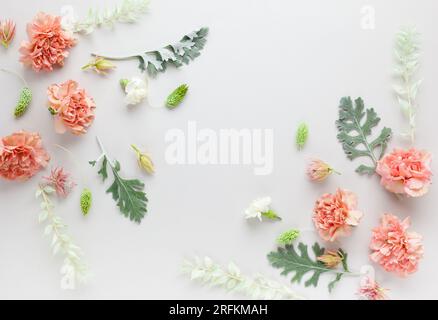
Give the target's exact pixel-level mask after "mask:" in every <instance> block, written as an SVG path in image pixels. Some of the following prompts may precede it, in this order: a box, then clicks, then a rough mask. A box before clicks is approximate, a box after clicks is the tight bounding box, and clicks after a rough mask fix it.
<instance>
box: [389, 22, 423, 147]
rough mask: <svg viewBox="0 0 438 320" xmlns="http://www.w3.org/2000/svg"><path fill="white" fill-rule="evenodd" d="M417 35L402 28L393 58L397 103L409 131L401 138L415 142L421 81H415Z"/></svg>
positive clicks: (417, 54) (417, 63)
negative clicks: (417, 101)
mask: <svg viewBox="0 0 438 320" xmlns="http://www.w3.org/2000/svg"><path fill="white" fill-rule="evenodd" d="M418 38H419V34H418V32H417V31H416V29H415V28H403V29H401V30H400V31H399V32H398V33H397V38H396V48H395V57H396V61H397V65H396V67H395V68H394V72H395V74H396V75H397V77H399V79H400V81H399V83H397V84H395V85H394V90H395V93H396V95H397V99H398V103H399V105H400V107H401V110H402V112H403V114H404V116H405V117H406V118H407V119H408V121H409V129H408V131H407V132H405V133H403V134H402V136H404V137H406V138H408V139H410V141H411V142H412V143H413V142H414V141H415V130H416V113H417V103H416V98H417V93H418V89H419V87H420V85H421V82H422V80H415V73H416V72H417V70H418V67H419V62H418V60H419V39H418Z"/></svg>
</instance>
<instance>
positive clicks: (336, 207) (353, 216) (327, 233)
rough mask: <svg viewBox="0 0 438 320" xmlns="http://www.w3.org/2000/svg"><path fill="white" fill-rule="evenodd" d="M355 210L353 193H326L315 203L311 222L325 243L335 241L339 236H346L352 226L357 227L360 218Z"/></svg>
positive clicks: (338, 191) (355, 201)
mask: <svg viewBox="0 0 438 320" xmlns="http://www.w3.org/2000/svg"><path fill="white" fill-rule="evenodd" d="M362 215H363V214H362V212H360V211H359V210H357V197H356V195H355V194H354V193H352V192H350V191H347V190H343V189H338V190H337V191H336V193H335V194H330V193H326V194H324V195H322V196H321V198H319V199H318V200H317V201H316V204H315V208H314V209H313V222H314V223H315V227H316V229H317V230H318V233H319V235H320V236H321V238H323V239H324V240H325V241H335V240H336V239H337V238H338V237H339V236H347V235H349V234H350V232H351V227H352V226H357V225H358V224H359V221H360V219H361V218H362Z"/></svg>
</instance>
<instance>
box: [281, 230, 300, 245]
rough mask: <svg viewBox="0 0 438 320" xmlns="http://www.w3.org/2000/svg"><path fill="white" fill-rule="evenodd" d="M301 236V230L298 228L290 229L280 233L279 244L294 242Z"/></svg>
mask: <svg viewBox="0 0 438 320" xmlns="http://www.w3.org/2000/svg"><path fill="white" fill-rule="evenodd" d="M299 236H300V231H299V230H296V229H292V230H288V231H285V232H283V233H282V234H280V236H279V237H278V238H277V243H278V244H279V245H288V244H291V243H292V242H294V240H296V239H297V238H298V237H299Z"/></svg>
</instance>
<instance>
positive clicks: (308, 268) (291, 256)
mask: <svg viewBox="0 0 438 320" xmlns="http://www.w3.org/2000/svg"><path fill="white" fill-rule="evenodd" d="M297 248H298V251H296V250H295V247H294V246H293V245H286V247H285V248H282V247H279V248H277V251H272V252H270V253H269V254H268V260H269V262H270V263H271V265H272V266H273V267H275V268H278V269H282V270H283V271H282V272H281V274H282V275H288V274H289V273H293V274H294V276H293V277H292V280H291V282H292V283H294V282H298V283H300V282H301V281H302V280H303V277H304V275H305V274H307V273H311V274H312V276H311V277H310V278H308V280H306V281H305V282H304V285H305V286H306V287H309V286H314V287H316V286H317V285H318V283H319V279H320V276H321V275H322V274H324V273H330V274H334V275H335V278H334V279H333V280H332V281H331V282H330V283H329V284H328V289H329V291H332V290H333V288H334V286H335V284H336V283H338V282H339V281H340V280H341V279H342V277H343V276H344V275H345V274H348V275H351V276H358V274H354V273H352V272H350V270H349V269H348V265H347V253H345V252H344V251H342V249H339V252H340V253H341V254H342V256H343V260H342V267H343V270H339V269H338V270H335V269H332V268H329V267H327V266H325V265H324V263H322V262H321V261H318V260H317V259H316V258H317V257H319V256H322V255H323V254H324V252H325V249H324V248H322V247H320V246H319V244H318V243H315V244H314V245H313V246H312V251H313V254H314V256H315V258H314V259H312V258H311V257H310V256H309V253H308V251H307V245H305V244H304V243H301V242H300V243H299V244H298V246H297Z"/></svg>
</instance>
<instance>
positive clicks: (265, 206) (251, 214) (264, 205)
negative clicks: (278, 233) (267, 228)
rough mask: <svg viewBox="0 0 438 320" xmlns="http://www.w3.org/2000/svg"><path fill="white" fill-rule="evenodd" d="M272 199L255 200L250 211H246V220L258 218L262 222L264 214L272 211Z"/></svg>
mask: <svg viewBox="0 0 438 320" xmlns="http://www.w3.org/2000/svg"><path fill="white" fill-rule="evenodd" d="M271 203H272V200H271V197H264V198H259V199H256V200H254V201H253V202H252V203H251V205H250V206H249V207H248V209H246V210H245V218H246V219H252V218H258V219H259V220H260V221H262V213H264V212H268V211H269V210H270V209H271Z"/></svg>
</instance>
